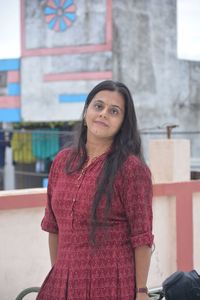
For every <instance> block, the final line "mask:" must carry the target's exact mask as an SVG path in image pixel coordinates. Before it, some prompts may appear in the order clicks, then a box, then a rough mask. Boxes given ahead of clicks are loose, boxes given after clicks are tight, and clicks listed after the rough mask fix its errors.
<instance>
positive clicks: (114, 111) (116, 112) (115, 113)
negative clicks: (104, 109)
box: [110, 108, 119, 115]
mask: <svg viewBox="0 0 200 300" xmlns="http://www.w3.org/2000/svg"><path fill="white" fill-rule="evenodd" d="M110 113H111V115H117V114H118V113H119V111H118V109H116V108H111V109H110Z"/></svg>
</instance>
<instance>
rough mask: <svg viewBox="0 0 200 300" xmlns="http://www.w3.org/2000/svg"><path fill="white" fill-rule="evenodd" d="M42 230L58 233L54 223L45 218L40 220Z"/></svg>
mask: <svg viewBox="0 0 200 300" xmlns="http://www.w3.org/2000/svg"><path fill="white" fill-rule="evenodd" d="M41 227H42V230H44V231H47V232H50V233H58V226H57V224H56V223H53V222H49V221H48V220H46V219H45V218H44V219H43V220H42V223H41Z"/></svg>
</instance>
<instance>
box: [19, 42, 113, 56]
mask: <svg viewBox="0 0 200 300" xmlns="http://www.w3.org/2000/svg"><path fill="white" fill-rule="evenodd" d="M110 50H111V45H108V44H105V45H89V46H78V47H76V46H69V47H60V48H38V49H31V50H25V51H22V57H26V56H45V55H64V54H79V53H90V52H105V51H110Z"/></svg>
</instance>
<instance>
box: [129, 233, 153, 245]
mask: <svg viewBox="0 0 200 300" xmlns="http://www.w3.org/2000/svg"><path fill="white" fill-rule="evenodd" d="M130 239H131V245H132V247H133V248H137V247H141V246H148V247H150V248H151V247H152V245H153V241H154V236H153V234H152V233H151V232H146V233H143V234H140V235H137V236H131V237H130Z"/></svg>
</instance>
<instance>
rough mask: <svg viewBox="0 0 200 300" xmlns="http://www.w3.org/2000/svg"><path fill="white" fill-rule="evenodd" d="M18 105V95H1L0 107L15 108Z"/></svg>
mask: <svg viewBox="0 0 200 300" xmlns="http://www.w3.org/2000/svg"><path fill="white" fill-rule="evenodd" d="M17 107H20V97H19V96H1V97H0V108H17Z"/></svg>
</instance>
